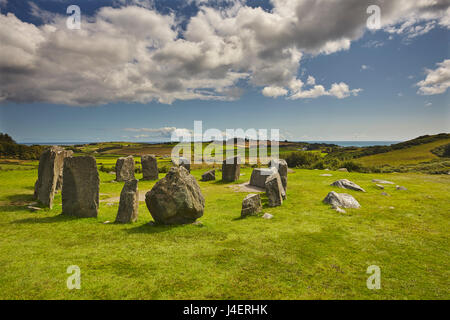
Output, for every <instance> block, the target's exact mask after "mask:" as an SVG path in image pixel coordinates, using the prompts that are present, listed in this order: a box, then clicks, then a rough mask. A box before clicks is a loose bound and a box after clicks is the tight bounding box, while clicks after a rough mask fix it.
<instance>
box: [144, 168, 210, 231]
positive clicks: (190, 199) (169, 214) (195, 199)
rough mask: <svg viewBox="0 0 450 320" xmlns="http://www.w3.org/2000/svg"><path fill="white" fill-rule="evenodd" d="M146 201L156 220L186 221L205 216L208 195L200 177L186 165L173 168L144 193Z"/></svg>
mask: <svg viewBox="0 0 450 320" xmlns="http://www.w3.org/2000/svg"><path fill="white" fill-rule="evenodd" d="M145 203H146V204H147V208H148V210H149V211H150V214H151V215H152V217H153V219H155V222H156V223H160V224H187V223H192V222H194V221H195V220H196V219H198V218H200V217H201V216H203V211H204V209H205V198H204V197H203V194H202V192H201V190H200V186H199V185H198V182H197V180H195V178H194V176H192V175H190V174H189V172H188V171H187V170H186V169H185V168H184V167H172V168H170V170H169V172H168V173H167V174H166V176H165V177H164V178H162V179H161V180H159V181H158V182H157V183H156V184H155V185H154V186H153V188H152V190H150V191H149V192H147V193H146V194H145Z"/></svg>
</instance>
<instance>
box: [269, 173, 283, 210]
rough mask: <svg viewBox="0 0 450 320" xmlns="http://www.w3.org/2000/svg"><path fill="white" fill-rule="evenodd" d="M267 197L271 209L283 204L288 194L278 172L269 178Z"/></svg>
mask: <svg viewBox="0 0 450 320" xmlns="http://www.w3.org/2000/svg"><path fill="white" fill-rule="evenodd" d="M266 195H267V198H268V200H269V207H278V206H281V205H282V204H283V199H285V198H286V193H285V191H284V188H283V184H282V183H281V178H280V174H279V173H278V172H276V173H274V174H272V175H271V176H270V177H269V178H267V180H266Z"/></svg>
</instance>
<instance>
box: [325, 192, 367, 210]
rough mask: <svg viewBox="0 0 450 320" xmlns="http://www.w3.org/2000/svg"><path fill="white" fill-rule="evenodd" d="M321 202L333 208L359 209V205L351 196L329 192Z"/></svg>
mask: <svg viewBox="0 0 450 320" xmlns="http://www.w3.org/2000/svg"><path fill="white" fill-rule="evenodd" d="M323 202H325V203H328V204H330V205H331V206H332V207H333V208H338V207H339V208H355V209H356V208H360V207H361V205H360V204H359V203H358V201H356V199H355V198H353V197H352V196H351V195H349V194H346V193H337V192H334V191H331V192H330V193H328V195H327V196H326V197H325V199H323Z"/></svg>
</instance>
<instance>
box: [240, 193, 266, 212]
mask: <svg viewBox="0 0 450 320" xmlns="http://www.w3.org/2000/svg"><path fill="white" fill-rule="evenodd" d="M261 210H262V205H261V197H260V196H259V194H256V193H251V194H249V195H247V196H246V197H245V198H244V200H243V201H242V210H241V217H246V216H251V215H255V214H257V213H258V212H260V211H261Z"/></svg>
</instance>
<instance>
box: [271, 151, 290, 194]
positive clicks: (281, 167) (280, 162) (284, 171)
mask: <svg viewBox="0 0 450 320" xmlns="http://www.w3.org/2000/svg"><path fill="white" fill-rule="evenodd" d="M269 168H276V169H278V173H279V174H280V178H281V184H282V185H283V188H284V191H286V190H287V176H288V170H289V168H288V165H287V162H286V160H284V159H272V160H270V162H269Z"/></svg>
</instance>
